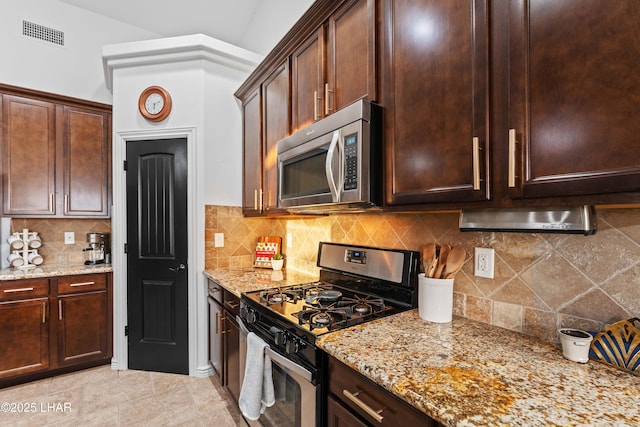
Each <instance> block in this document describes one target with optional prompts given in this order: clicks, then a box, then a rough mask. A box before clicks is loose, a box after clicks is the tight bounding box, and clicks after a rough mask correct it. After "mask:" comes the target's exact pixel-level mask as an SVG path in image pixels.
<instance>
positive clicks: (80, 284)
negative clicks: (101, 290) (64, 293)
mask: <svg viewBox="0 0 640 427" xmlns="http://www.w3.org/2000/svg"><path fill="white" fill-rule="evenodd" d="M95 284H96V282H78V283H71V284H70V285H69V286H71V287H72V288H74V287H76V286H89V285H95Z"/></svg>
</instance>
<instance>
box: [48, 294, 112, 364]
mask: <svg viewBox="0 0 640 427" xmlns="http://www.w3.org/2000/svg"><path fill="white" fill-rule="evenodd" d="M108 304H109V301H108V298H107V291H106V290H102V291H97V292H83V293H78V294H69V295H63V296H59V297H58V364H59V365H60V366H67V365H75V364H77V363H81V362H86V361H92V360H100V359H106V358H108V357H111V349H110V348H109V345H108V343H109V341H108V337H107V334H108V331H109V330H110V328H109V325H110V319H109V315H108V313H109V308H108V307H109V305H108Z"/></svg>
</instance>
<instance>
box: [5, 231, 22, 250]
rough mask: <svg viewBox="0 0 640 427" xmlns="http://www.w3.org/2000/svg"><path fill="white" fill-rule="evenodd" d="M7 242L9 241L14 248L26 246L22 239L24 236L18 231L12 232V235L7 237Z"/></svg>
mask: <svg viewBox="0 0 640 427" xmlns="http://www.w3.org/2000/svg"><path fill="white" fill-rule="evenodd" d="M7 243H9V246H10V247H11V249H12V250H18V249H22V248H23V247H24V241H23V240H22V236H20V234H18V233H16V234H12V235H11V236H9V238H8V239H7Z"/></svg>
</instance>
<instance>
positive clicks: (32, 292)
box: [0, 279, 49, 301]
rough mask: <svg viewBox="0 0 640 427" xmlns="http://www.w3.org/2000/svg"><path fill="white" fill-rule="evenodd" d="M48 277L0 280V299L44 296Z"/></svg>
mask: <svg viewBox="0 0 640 427" xmlns="http://www.w3.org/2000/svg"><path fill="white" fill-rule="evenodd" d="M48 295H49V279H33V280H8V281H2V282H0V301H8V300H17V299H28V298H34V297H46V296H48Z"/></svg>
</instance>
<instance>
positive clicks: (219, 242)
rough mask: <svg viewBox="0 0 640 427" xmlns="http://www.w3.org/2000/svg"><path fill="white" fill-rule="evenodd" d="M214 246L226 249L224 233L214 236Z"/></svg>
mask: <svg viewBox="0 0 640 427" xmlns="http://www.w3.org/2000/svg"><path fill="white" fill-rule="evenodd" d="M213 246H215V247H216V248H222V247H224V233H216V234H214V236H213Z"/></svg>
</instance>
